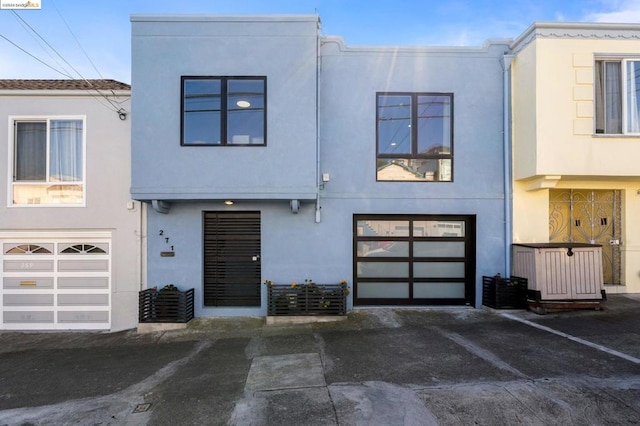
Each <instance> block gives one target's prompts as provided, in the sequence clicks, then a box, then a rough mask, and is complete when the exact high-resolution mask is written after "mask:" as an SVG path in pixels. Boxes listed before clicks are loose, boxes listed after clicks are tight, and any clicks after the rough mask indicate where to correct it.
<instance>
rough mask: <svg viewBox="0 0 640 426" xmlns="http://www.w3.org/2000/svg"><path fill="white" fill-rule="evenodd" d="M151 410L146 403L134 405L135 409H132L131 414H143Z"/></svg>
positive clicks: (149, 405) (149, 404)
mask: <svg viewBox="0 0 640 426" xmlns="http://www.w3.org/2000/svg"><path fill="white" fill-rule="evenodd" d="M150 408H151V403H146V404H138V405H136V408H134V409H133V413H134V414H135V413H144V412H146V411H149V409H150Z"/></svg>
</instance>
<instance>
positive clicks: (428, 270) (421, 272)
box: [413, 262, 464, 278]
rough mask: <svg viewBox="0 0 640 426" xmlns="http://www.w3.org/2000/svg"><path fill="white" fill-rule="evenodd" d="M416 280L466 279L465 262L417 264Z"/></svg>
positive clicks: (414, 270)
mask: <svg viewBox="0 0 640 426" xmlns="http://www.w3.org/2000/svg"><path fill="white" fill-rule="evenodd" d="M413 276H414V277H415V278H464V262H415V263H414V264H413Z"/></svg>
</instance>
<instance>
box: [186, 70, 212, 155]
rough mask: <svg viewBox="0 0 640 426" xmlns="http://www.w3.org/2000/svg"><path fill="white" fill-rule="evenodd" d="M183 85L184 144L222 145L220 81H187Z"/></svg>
mask: <svg viewBox="0 0 640 426" xmlns="http://www.w3.org/2000/svg"><path fill="white" fill-rule="evenodd" d="M183 84H184V87H183V91H184V99H183V109H184V111H183V135H182V140H183V143H184V144H187V145H215V144H220V141H221V134H220V132H221V124H220V117H221V103H220V101H221V99H220V96H221V85H220V80H219V79H192V80H187V79H185V80H184V83H183Z"/></svg>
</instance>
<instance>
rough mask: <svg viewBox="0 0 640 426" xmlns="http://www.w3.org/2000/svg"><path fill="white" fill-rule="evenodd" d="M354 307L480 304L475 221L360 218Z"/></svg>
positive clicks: (356, 218)
mask: <svg viewBox="0 0 640 426" xmlns="http://www.w3.org/2000/svg"><path fill="white" fill-rule="evenodd" d="M353 234H354V247H353V253H354V266H353V270H354V305H463V304H473V303H474V300H475V216H466V215H465V216H457V215H456V216H454V215H438V216H434V215H355V216H354V233H353Z"/></svg>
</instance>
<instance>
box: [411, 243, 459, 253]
mask: <svg viewBox="0 0 640 426" xmlns="http://www.w3.org/2000/svg"><path fill="white" fill-rule="evenodd" d="M413 256H414V257H464V241H419V242H418V241H416V242H415V243H414V245H413Z"/></svg>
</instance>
